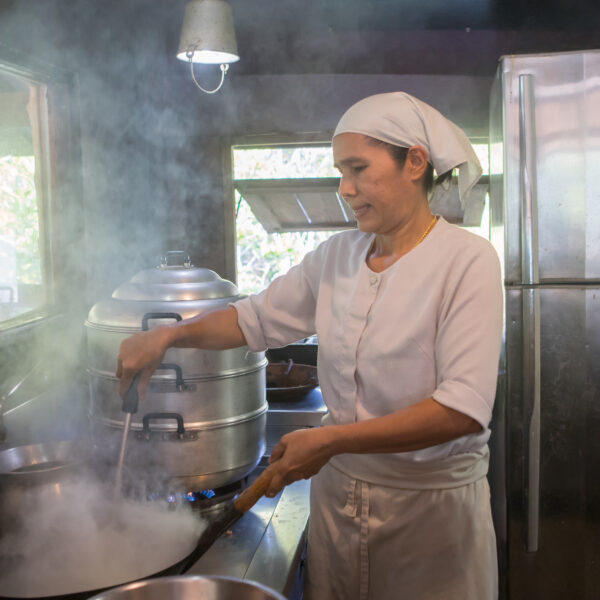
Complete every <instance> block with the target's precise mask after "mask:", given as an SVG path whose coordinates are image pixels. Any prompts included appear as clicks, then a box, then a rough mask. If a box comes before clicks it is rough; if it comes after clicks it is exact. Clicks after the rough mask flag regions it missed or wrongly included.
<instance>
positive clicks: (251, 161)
mask: <svg viewBox="0 0 600 600" xmlns="http://www.w3.org/2000/svg"><path fill="white" fill-rule="evenodd" d="M337 176H338V173H337V171H336V170H335V169H334V168H333V158H332V155H331V148H330V147H289V148H251V149H235V150H234V178H235V179H288V178H303V177H337ZM236 211H237V217H236V231H237V240H236V241H237V283H238V287H239V289H240V291H241V292H243V293H245V294H250V293H256V292H260V291H261V290H263V289H264V288H265V287H266V286H267V285H268V284H269V283H270V282H271V281H273V279H275V278H276V277H277V276H278V275H283V274H284V273H285V272H286V271H288V270H289V269H290V268H291V267H292V266H294V265H295V264H297V263H299V262H300V261H301V260H302V258H303V257H304V255H305V254H306V253H307V252H309V251H310V250H313V249H314V248H316V247H317V246H318V245H319V244H320V243H321V242H322V241H324V240H326V239H327V238H328V237H330V236H331V235H332V233H333V232H332V231H300V232H288V233H267V232H266V231H265V230H264V228H263V226H262V225H261V224H260V223H259V222H258V220H257V219H256V217H255V216H254V214H253V212H252V210H251V209H250V206H249V205H248V203H247V202H246V201H245V200H244V199H243V198H240V196H239V195H238V194H237V192H236Z"/></svg>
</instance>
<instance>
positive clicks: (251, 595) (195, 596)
mask: <svg viewBox="0 0 600 600" xmlns="http://www.w3.org/2000/svg"><path fill="white" fill-rule="evenodd" d="M233 598H235V600H285V598H284V597H283V596H282V595H281V594H278V593H277V592H276V591H275V590H272V589H271V588H268V587H266V586H264V585H261V584H259V583H255V582H253V581H248V580H246V579H237V578H235V577H220V576H205V577H199V576H181V577H159V578H157V579H150V580H148V581H138V582H136V583H131V584H129V585H124V586H121V587H118V588H115V589H112V590H108V591H107V592H103V593H101V594H99V595H97V596H94V597H93V598H91V599H90V600H231V599H233Z"/></svg>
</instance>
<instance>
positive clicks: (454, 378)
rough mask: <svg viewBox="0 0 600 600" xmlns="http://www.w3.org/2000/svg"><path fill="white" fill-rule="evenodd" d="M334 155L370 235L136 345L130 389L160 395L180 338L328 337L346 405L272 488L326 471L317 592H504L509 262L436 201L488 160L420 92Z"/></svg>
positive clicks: (278, 462) (325, 345) (282, 459)
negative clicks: (502, 397) (500, 482)
mask: <svg viewBox="0 0 600 600" xmlns="http://www.w3.org/2000/svg"><path fill="white" fill-rule="evenodd" d="M333 156H334V162H335V166H336V167H337V169H338V170H339V171H340V174H341V180H340V188H339V191H340V194H341V195H342V197H343V198H344V199H345V200H346V201H347V202H348V204H349V205H350V207H351V208H352V210H353V211H354V214H355V216H356V220H357V223H358V229H357V230H353V231H347V232H343V233H340V234H338V235H334V236H332V237H331V238H330V239H329V240H327V241H326V242H324V243H323V244H321V245H320V246H319V247H318V248H317V249H316V250H315V251H313V252H310V253H309V254H308V255H307V256H306V257H305V258H304V260H303V261H302V262H301V263H300V264H299V265H297V266H296V267H293V268H292V269H291V270H290V271H289V272H288V273H287V274H286V275H284V276H282V277H280V278H278V279H276V280H275V281H274V282H273V283H272V284H271V285H270V286H269V287H268V288H267V289H266V290H265V291H263V292H262V293H260V294H258V295H255V296H250V297H248V298H244V299H242V300H239V301H238V302H236V303H235V304H233V305H232V306H230V307H228V308H226V309H222V310H218V311H215V312H212V313H209V314H202V315H199V316H198V317H195V318H192V319H188V320H184V321H181V322H180V323H177V324H174V325H169V326H165V327H160V328H156V329H153V330H151V331H148V332H143V333H139V334H136V335H134V336H132V337H131V338H129V339H127V340H125V341H124V342H123V343H122V345H121V350H120V354H119V365H118V373H117V375H118V376H119V377H120V378H121V391H122V392H124V390H126V389H127V387H128V386H129V384H130V383H131V381H132V378H133V376H134V375H135V374H136V373H137V372H138V371H142V374H141V377H140V388H141V391H142V393H143V390H144V389H145V388H146V387H147V385H148V383H149V380H150V376H151V374H152V372H153V370H154V368H155V367H156V366H157V365H158V364H160V362H161V360H162V357H163V355H164V353H165V352H166V350H167V349H168V348H169V347H172V346H176V347H198V348H204V349H226V348H233V347H237V346H242V345H246V344H247V345H248V346H249V347H250V348H251V349H252V350H254V351H263V350H265V349H267V348H269V347H279V346H284V345H286V344H289V343H291V342H293V341H295V340H298V339H300V338H304V337H306V336H308V335H311V334H313V333H315V332H316V333H317V336H318V340H319V364H318V368H319V381H320V385H321V389H322V392H323V398H324V401H325V403H326V404H327V407H328V415H327V417H326V419H325V421H324V424H323V426H322V427H319V428H314V429H306V430H299V431H295V432H292V433H290V434H287V435H285V436H283V437H282V438H281V441H280V442H279V444H278V445H277V446H276V447H275V448H274V449H273V451H272V455H271V466H270V467H269V468H270V469H272V471H273V479H272V482H271V486H270V488H269V491H268V495H274V494H276V493H277V492H278V491H279V490H280V489H281V488H282V487H283V486H284V485H286V484H288V483H291V482H292V481H295V480H297V479H301V478H308V477H312V483H311V509H310V510H311V512H310V525H309V538H308V568H307V584H306V591H305V598H307V599H308V600H333V599H339V600H354V599H356V600H366V599H372V600H392V599H393V600H397V599H399V598H402V599H406V600H421V599H422V600H433V599H440V600H441V599H443V600H491V599H493V598H496V597H497V566H496V546H495V536H494V530H493V526H492V520H491V514H490V493H489V488H488V484H487V480H486V473H487V467H488V447H487V441H488V438H489V436H490V430H489V429H488V424H489V422H490V418H491V413H492V406H493V401H494V394H495V387H496V375H497V366H498V359H499V352H500V341H501V331H502V287H501V277H500V266H499V262H498V258H497V256H496V254H495V252H494V250H493V248H492V246H491V245H490V244H489V243H488V242H487V241H486V240H484V239H483V238H480V237H478V236H475V235H473V234H471V233H468V232H466V231H464V230H461V229H459V228H458V227H455V226H453V225H450V224H449V223H447V222H446V221H445V220H444V219H443V218H441V217H436V216H434V215H432V214H431V212H430V209H429V204H428V200H427V197H428V188H429V187H430V185H431V181H432V178H433V169H434V168H435V170H436V171H437V173H439V174H442V175H443V174H451V172H452V170H453V169H454V168H457V169H458V182H459V192H460V195H461V199H462V198H464V197H465V196H466V195H467V194H468V192H469V191H470V189H471V188H472V187H473V185H474V184H475V182H476V181H477V179H478V178H479V176H480V174H481V168H480V166H479V162H478V160H477V158H476V156H475V154H474V151H473V149H472V147H471V145H470V143H469V141H468V139H467V138H466V136H465V134H464V133H463V132H462V131H461V130H460V129H459V128H458V127H456V125H454V124H453V123H451V122H450V121H448V120H447V119H446V118H445V117H443V116H442V115H441V114H440V113H439V112H437V111H436V110H435V109H433V108H432V107H430V106H428V105H427V104H425V103H423V102H421V101H419V100H417V99H416V98H414V97H412V96H410V95H408V94H405V93H402V92H397V93H388V94H379V95H376V96H371V97H369V98H366V99H364V100H362V101H360V102H358V103H357V104H355V105H354V106H352V107H351V108H350V109H349V110H348V111H347V112H346V113H345V114H344V115H343V117H342V118H341V120H340V122H339V124H338V126H337V128H336V130H335V133H334V137H333ZM438 179H439V178H438ZM437 185H440V184H437ZM443 185H445V184H443Z"/></svg>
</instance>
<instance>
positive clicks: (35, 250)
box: [0, 156, 42, 285]
mask: <svg viewBox="0 0 600 600" xmlns="http://www.w3.org/2000/svg"><path fill="white" fill-rule="evenodd" d="M39 237H40V230H39V216H38V203H37V196H36V190H35V159H34V157H33V156H3V157H0V240H2V241H3V242H5V243H6V244H8V245H10V246H12V247H14V249H15V251H16V281H18V282H19V283H20V284H34V285H40V284H41V283H42V274H41V266H40V247H39ZM5 274H6V273H5ZM5 274H3V275H5ZM0 279H2V280H3V281H2V283H3V284H6V283H8V282H7V281H4V277H1V276H0Z"/></svg>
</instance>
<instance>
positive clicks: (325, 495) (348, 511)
mask: <svg viewBox="0 0 600 600" xmlns="http://www.w3.org/2000/svg"><path fill="white" fill-rule="evenodd" d="M487 456H488V455H487V452H486V454H485V457H484V458H480V459H479V461H485V462H486V464H485V470H483V473H484V475H483V476H481V477H479V478H478V479H477V480H475V481H471V482H470V483H466V484H462V485H461V483H460V482H459V481H457V479H460V478H457V477H456V472H457V471H458V472H460V471H461V468H460V467H459V468H456V467H457V462H456V460H454V461H450V462H449V463H448V466H449V468H448V469H447V471H446V473H445V474H440V472H439V469H438V471H437V473H434V474H433V475H432V481H430V482H429V484H430V485H428V486H426V487H429V488H431V484H434V483H435V482H434V481H433V478H435V479H438V480H439V481H440V483H441V486H442V489H400V488H397V487H385V486H381V485H376V484H373V483H368V482H365V481H360V480H357V479H353V478H351V477H349V476H348V475H346V474H344V473H342V472H341V471H339V470H338V469H336V468H335V467H333V466H332V465H331V464H327V465H325V467H323V469H321V471H320V472H319V473H318V474H317V475H316V476H314V477H313V478H312V482H311V503H310V511H311V512H310V522H309V531H308V564H307V579H306V586H305V593H304V599H305V600H496V599H497V597H498V573H497V559H496V538H495V533H494V528H493V524H492V517H491V509H490V491H489V486H488V482H487V479H486V477H485V472H486V471H487ZM451 458H452V457H451ZM456 458H458V457H456ZM465 458H466V455H465ZM458 460H459V461H460V459H458ZM437 465H438V467H439V465H440V461H437ZM463 467H464V464H463ZM463 470H464V469H463ZM472 475H473V473H472V472H471V473H470V477H469V478H468V479H470V480H472V479H473V477H472ZM423 477H424V476H423V474H422V473H421V475H420V478H419V483H420V484H421V485H419V486H418V487H419V488H422V487H423V485H422V484H423V483H424V482H423ZM450 481H453V484H452V485H454V486H455V487H447V486H448V484H449V482H450ZM457 484H458V485H457ZM407 485H410V482H409V483H408V484H407Z"/></svg>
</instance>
